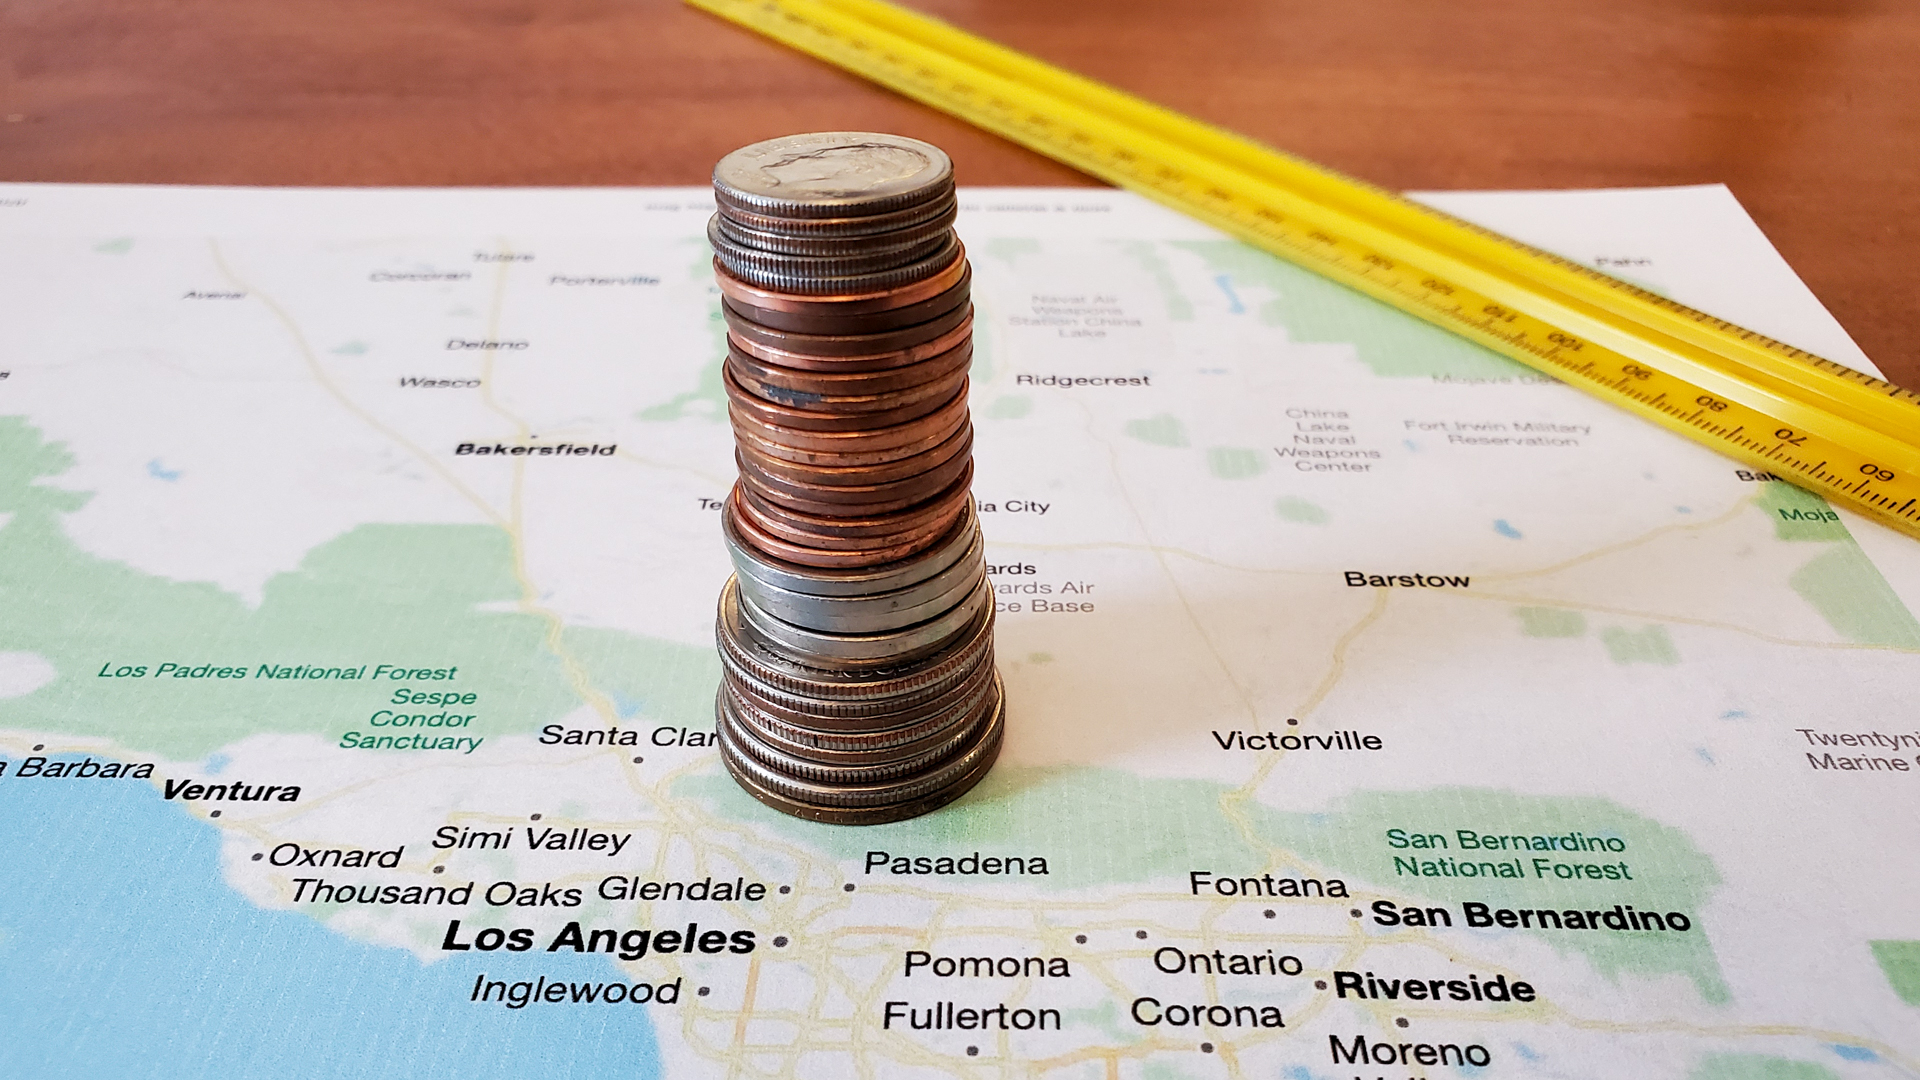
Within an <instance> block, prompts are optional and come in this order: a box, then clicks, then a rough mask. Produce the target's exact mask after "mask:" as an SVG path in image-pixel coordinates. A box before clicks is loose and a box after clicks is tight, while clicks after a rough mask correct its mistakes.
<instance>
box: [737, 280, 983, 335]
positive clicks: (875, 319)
mask: <svg viewBox="0 0 1920 1080" xmlns="http://www.w3.org/2000/svg"><path fill="white" fill-rule="evenodd" d="M972 295H973V293H972V279H971V278H970V277H969V278H966V279H963V280H962V281H961V282H960V284H958V285H955V286H954V287H953V288H951V289H948V290H947V291H946V292H943V293H941V294H939V295H938V296H935V297H933V298H932V299H930V300H922V301H920V302H919V303H917V304H909V305H907V306H906V307H899V308H893V309H891V310H888V311H872V312H866V313H848V312H844V311H835V310H833V309H832V308H830V307H823V308H820V309H819V310H816V311H781V310H778V309H775V308H757V307H753V306H752V305H750V304H744V303H742V302H740V301H738V300H735V299H733V298H732V297H730V296H722V297H721V298H720V309H721V311H723V312H726V313H728V314H729V315H731V316H734V317H737V318H739V319H742V320H745V321H746V322H749V323H753V324H756V325H759V326H764V327H770V328H772V329H775V330H787V331H791V332H794V333H800V334H825V335H829V336H832V335H841V334H879V333H884V332H886V331H888V330H899V329H902V328H904V327H909V326H918V325H919V324H921V323H924V322H927V321H928V320H931V319H937V318H939V317H940V316H942V315H945V314H947V313H948V312H950V311H952V310H953V309H954V308H957V307H962V306H964V305H965V304H966V303H967V301H968V300H969V299H970V298H971V297H972ZM729 322H732V319H729Z"/></svg>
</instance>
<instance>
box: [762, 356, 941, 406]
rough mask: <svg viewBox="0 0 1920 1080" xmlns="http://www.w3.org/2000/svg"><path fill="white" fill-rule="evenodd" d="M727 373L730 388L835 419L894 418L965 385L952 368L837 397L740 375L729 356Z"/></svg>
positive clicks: (830, 388) (833, 392) (831, 391)
mask: <svg viewBox="0 0 1920 1080" xmlns="http://www.w3.org/2000/svg"><path fill="white" fill-rule="evenodd" d="M727 371H728V373H729V374H730V375H731V376H732V378H733V382H734V385H736V386H738V387H740V388H741V389H742V390H745V391H746V392H747V393H749V394H752V395H753V396H754V397H756V398H759V399H760V400H761V401H765V402H769V403H771V404H774V405H778V406H780V407H782V408H787V409H799V410H800V411H802V412H807V413H822V414H829V415H839V416H887V415H897V414H899V413H900V412H901V411H902V410H905V409H910V408H912V407H913V406H915V405H918V404H920V403H921V402H926V401H931V402H938V403H940V404H945V403H946V402H947V401H948V400H949V399H950V398H952V397H953V395H954V394H955V393H956V392H958V391H959V389H960V386H961V384H962V383H964V382H966V381H967V370H966V368H965V367H958V368H952V367H950V370H948V371H947V373H946V374H945V375H942V376H940V377H938V378H934V379H930V380H927V381H925V382H919V383H913V384H909V385H907V386H901V387H896V388H892V389H881V390H879V391H878V392H875V393H859V392H857V389H856V392H852V393H841V392H839V391H841V390H844V389H845V387H844V386H836V385H834V384H832V383H828V384H826V385H825V386H821V385H819V384H818V383H815V384H814V385H812V386H806V387H792V386H783V385H780V384H778V383H769V382H762V381H761V380H759V379H757V378H754V377H753V375H752V373H751V372H749V371H743V370H742V365H740V364H736V363H734V362H733V354H729V355H728V358H727Z"/></svg>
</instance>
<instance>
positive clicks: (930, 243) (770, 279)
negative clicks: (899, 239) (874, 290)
mask: <svg viewBox="0 0 1920 1080" xmlns="http://www.w3.org/2000/svg"><path fill="white" fill-rule="evenodd" d="M707 243H708V244H709V245H711V246H712V247H713V253H714V255H715V256H716V257H717V258H718V259H719V260H720V265H722V266H724V267H726V268H727V269H728V270H731V271H733V273H734V274H736V275H738V276H739V277H740V278H741V279H742V280H745V281H751V282H754V283H756V284H762V285H765V284H778V283H781V282H801V283H803V284H802V286H801V287H800V288H798V289H795V290H794V291H797V292H817V291H822V290H823V289H824V290H830V291H841V290H840V289H839V288H837V286H840V285H842V284H844V283H845V282H849V281H854V280H856V279H857V280H873V281H875V282H876V283H879V282H886V281H887V280H888V278H889V274H890V272H891V271H893V270H895V269H897V268H900V267H907V266H915V265H922V264H924V265H923V268H922V270H921V273H922V274H925V273H928V272H931V270H932V269H933V268H934V266H935V265H936V264H934V263H932V262H930V260H933V259H934V258H935V257H936V256H939V255H941V254H943V253H944V254H945V255H946V256H947V257H949V258H951V257H952V252H951V250H950V249H951V247H952V245H953V243H954V240H953V237H952V234H951V233H950V232H948V231H946V230H941V231H939V232H936V233H934V234H933V235H931V236H923V237H920V238H919V239H917V240H914V241H912V242H910V243H907V244H902V245H898V246H893V245H884V244H870V245H866V246H865V248H864V249H862V248H854V249H853V250H848V251H839V252H820V253H814V254H807V255H797V254H791V253H788V252H781V251H763V250H761V249H759V248H755V247H748V246H747V245H745V244H743V243H741V242H740V241H738V240H736V239H734V238H733V237H732V236H729V235H728V234H727V233H726V232H725V231H724V230H722V228H721V226H720V215H718V214H715V215H714V216H713V217H711V218H708V219H707ZM899 280H902V281H914V280H918V278H917V276H906V277H901V278H900V279H899ZM815 282H817V283H818V284H814V283H815ZM787 287H791V286H787Z"/></svg>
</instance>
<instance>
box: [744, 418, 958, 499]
mask: <svg viewBox="0 0 1920 1080" xmlns="http://www.w3.org/2000/svg"><path fill="white" fill-rule="evenodd" d="M735 449H736V450H738V451H739V452H740V454H741V456H742V457H744V458H746V459H747V460H749V461H751V462H753V465H754V467H755V468H757V469H759V470H761V471H763V472H766V473H769V474H771V475H773V476H779V477H784V478H786V479H789V480H794V481H798V482H801V483H807V484H823V485H826V486H828V487H858V486H860V485H862V484H884V483H888V482H890V481H893V480H904V479H906V478H907V477H909V476H919V475H921V474H923V473H929V472H932V471H933V470H934V469H936V468H938V467H940V466H942V465H945V464H946V463H947V462H948V461H949V460H951V459H952V458H953V455H955V454H965V453H969V452H971V451H972V450H973V427H972V425H968V426H966V427H963V428H961V429H960V430H959V431H956V432H954V433H953V434H952V435H951V436H949V437H948V438H947V439H946V440H945V441H944V442H942V443H940V444H939V445H938V446H935V447H934V448H933V449H931V450H928V451H927V452H925V453H923V454H915V455H914V456H912V457H910V458H901V459H900V460H898V461H888V462H884V463H882V464H879V465H843V464H840V463H838V462H830V463H826V464H819V465H813V464H807V465H803V464H800V463H798V462H793V461H785V460H783V459H781V458H776V457H769V456H765V455H762V454H759V453H757V452H755V451H754V449H753V448H752V447H751V446H748V445H747V444H745V443H741V444H739V445H738V446H736V447H735Z"/></svg>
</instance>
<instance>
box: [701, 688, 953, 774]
mask: <svg viewBox="0 0 1920 1080" xmlns="http://www.w3.org/2000/svg"><path fill="white" fill-rule="evenodd" d="M737 705H738V702H736V701H734V700H732V699H730V698H726V697H723V698H722V699H721V705H720V708H719V710H718V711H717V713H716V719H717V721H718V723H719V724H720V725H721V726H722V727H727V728H731V729H732V730H730V731H727V732H726V733H725V734H724V735H723V736H722V737H723V738H727V737H730V738H728V741H729V742H731V743H732V744H733V745H734V746H735V747H737V748H739V749H741V750H744V751H746V752H747V753H749V754H751V755H753V756H754V757H755V758H757V759H759V762H760V764H762V765H765V766H766V767H767V768H769V769H772V770H774V771H775V772H777V773H779V774H781V775H782V776H786V777H790V778H792V779H796V780H806V781H811V782H813V783H816V784H832V785H835V786H842V785H853V784H874V783H882V782H885V781H890V780H903V779H906V778H908V777H911V776H913V775H914V774H916V773H923V772H926V771H928V770H929V769H933V768H937V767H938V766H939V765H940V763H941V762H943V761H945V760H946V759H947V758H949V757H952V756H953V754H954V752H955V751H957V750H958V749H960V747H961V746H963V745H965V744H967V743H969V742H971V741H972V740H973V737H974V735H975V734H976V733H975V731H974V729H975V727H977V726H978V725H979V724H980V722H981V721H982V720H984V719H985V718H986V713H985V712H984V711H983V710H981V709H979V708H975V709H974V710H973V712H972V713H970V714H968V715H965V716H962V717H960V718H959V722H958V723H956V724H954V725H952V726H950V727H949V728H947V729H945V730H943V731H941V732H939V733H938V736H937V737H936V738H934V739H931V740H927V741H924V742H920V743H913V744H906V745H904V746H899V747H890V748H888V749H886V750H885V751H878V752H874V751H868V752H855V753H847V754H834V753H833V752H831V751H826V752H823V751H819V750H808V752H806V753H796V752H794V750H790V749H788V748H786V747H783V746H781V745H779V744H778V743H776V742H775V741H773V740H771V739H769V738H767V735H766V732H764V731H762V730H760V729H758V728H756V727H755V726H754V725H753V724H751V723H749V722H747V721H746V720H744V719H743V718H742V716H741V714H740V712H739V711H738V709H737ZM794 749H807V748H794Z"/></svg>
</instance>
